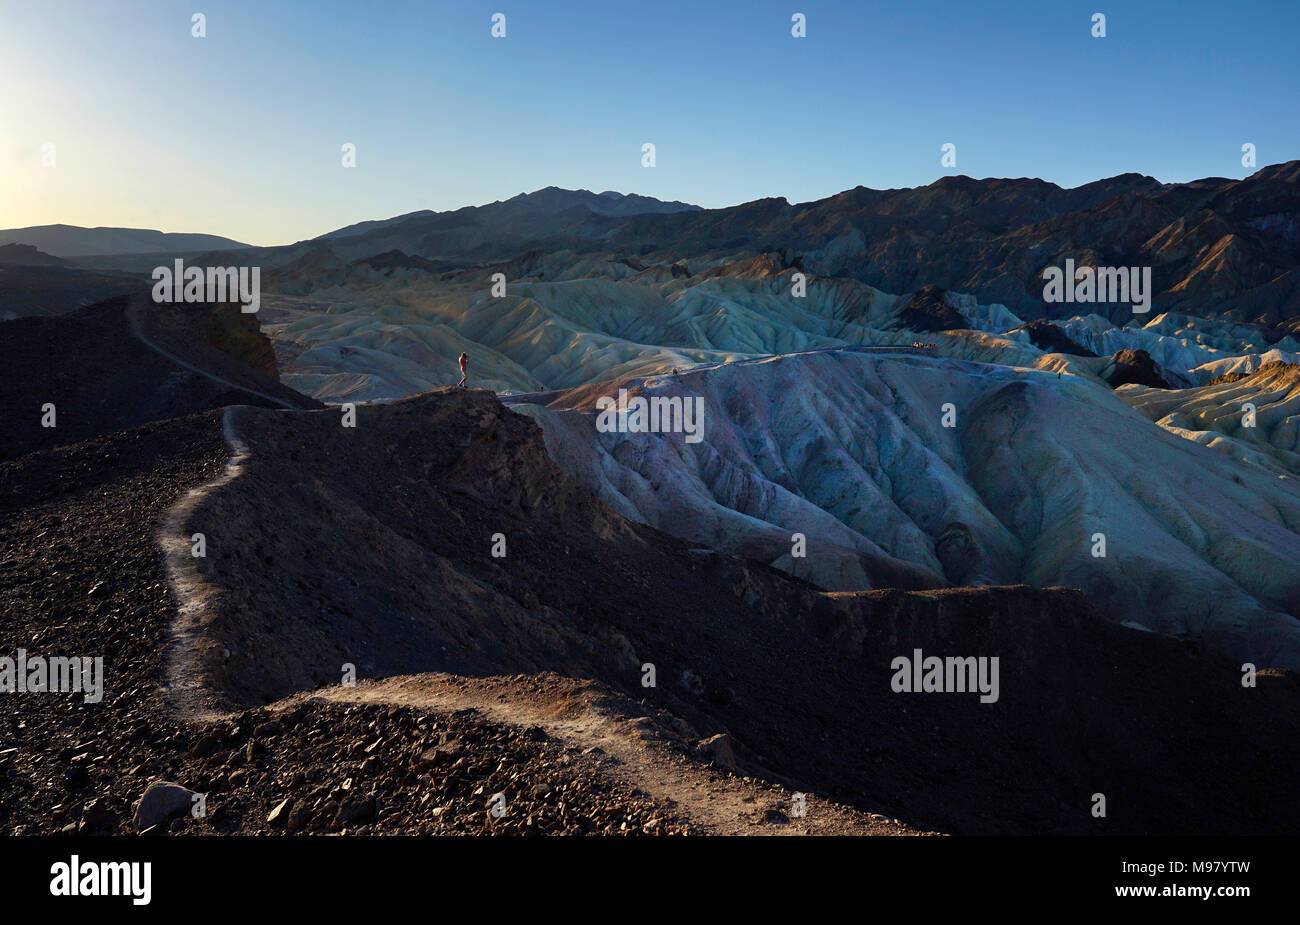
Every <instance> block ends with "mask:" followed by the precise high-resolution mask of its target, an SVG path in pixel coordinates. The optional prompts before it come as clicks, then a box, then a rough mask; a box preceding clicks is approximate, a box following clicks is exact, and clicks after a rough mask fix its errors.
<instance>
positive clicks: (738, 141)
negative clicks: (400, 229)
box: [0, 0, 1300, 244]
mask: <svg viewBox="0 0 1300 925" xmlns="http://www.w3.org/2000/svg"><path fill="white" fill-rule="evenodd" d="M195 12H202V13H203V14H204V15H205V16H206V18H207V22H206V26H207V37H206V38H194V37H192V36H191V16H192V14H193V13H195ZM496 12H501V13H504V14H505V16H506V37H505V38H501V39H494V38H493V37H492V36H491V35H490V29H491V17H492V14H493V13H496ZM795 12H801V13H804V14H805V15H806V17H807V37H806V38H802V39H796V38H793V37H792V36H791V34H790V30H791V16H792V14H793V13H795ZM1094 12H1102V13H1105V14H1106V17H1107V20H1106V31H1107V35H1106V37H1105V38H1093V37H1092V35H1091V29H1092V14H1093V13H1094ZM1298 40H1300V0H1271V2H1270V0H1231V2H1216V3H1211V2H1201V0H1173V2H1163V0H1123V2H1115V0H1086V2H1072V0H1023V2H1022V0H890V2H879V0H852V2H849V0H845V2H824V0H816V2H805V0H783V2H776V3H773V2H768V0H737V2H709V0H687V2H678V0H647V2H632V0H618V2H614V0H610V2H607V3H597V2H588V0H528V2H520V0H489V2H486V3H475V2H446V3H441V2H437V0H416V2H385V0H366V2H339V0H311V2H289V0H0V227H17V226H25V225H35V224H49V223H55V222H63V223H66V224H73V225H90V226H94V225H121V226H130V227H144V228H158V229H161V230H163V231H202V232H208V233H212V234H222V235H226V236H229V237H233V238H236V239H238V240H241V241H245V242H248V243H253V244H283V243H289V242H292V241H295V240H299V239H302V238H307V237H313V236H315V235H317V234H321V233H323V232H326V231H329V230H332V229H334V228H337V227H340V226H342V225H346V224H349V223H351V222H355V221H360V220H365V219H372V218H386V217H390V216H392V215H397V214H400V213H403V212H410V211H414V210H417V209H439V210H441V209H451V208H458V207H460V206H463V205H476V204H480V203H484V202H491V201H493V200H497V199H505V198H509V197H510V196H513V195H515V194H517V193H520V192H526V191H531V190H535V189H538V188H540V187H544V186H563V187H569V188H586V189H591V190H594V191H597V192H599V191H602V190H606V189H616V190H619V191H622V192H637V193H642V194H645V195H650V196H657V197H660V198H663V199H682V200H686V201H689V202H695V203H699V204H700V205H703V206H708V207H713V206H722V205H732V204H735V203H739V202H745V201H748V200H752V199H757V198H760V197H764V196H785V197H786V198H787V199H789V200H791V201H792V202H803V201H807V200H811V199H818V198H821V197H823V196H827V195H830V194H832V193H835V192H838V191H840V190H842V189H847V188H850V187H853V186H857V185H865V186H871V187H876V188H886V187H899V186H915V185H918V184H924V183H929V182H931V181H933V180H934V179H936V178H937V177H939V176H941V175H943V174H945V173H963V174H968V175H970V176H975V177H986V176H1010V177H1017V176H1036V177H1042V178H1044V179H1047V180H1051V181H1054V182H1057V183H1060V184H1062V185H1066V186H1076V185H1078V184H1080V183H1086V182H1088V181H1090V180H1094V179H1097V178H1099V177H1104V176H1112V175H1114V174H1117V173H1123V172H1128V171H1136V172H1139V173H1146V174H1150V175H1152V176H1155V177H1157V178H1158V179H1161V180H1165V181H1182V180H1189V179H1194V178H1197V177H1202V176H1228V177H1240V176H1245V175H1246V174H1248V173H1251V172H1253V171H1251V170H1249V169H1247V168H1246V167H1243V166H1242V163H1241V157H1242V155H1241V146H1242V145H1243V144H1244V143H1247V142H1249V143H1252V144H1254V145H1255V146H1256V150H1257V158H1258V164H1259V166H1264V165H1266V164H1271V163H1277V162H1280V161H1286V160H1291V159H1295V158H1298V157H1300V118H1297V116H1298V115H1300V112H1298V110H1300V105H1298V104H1297V100H1298V99H1300V79H1298V78H1300V50H1298V49H1297V41H1298ZM645 142H652V143H654V144H655V146H656V155H657V158H656V159H657V164H656V166H655V167H653V168H647V167H643V166H641V146H642V144H643V143H645ZM947 142H951V143H952V144H955V145H956V155H957V165H956V168H955V169H946V168H944V167H943V166H942V165H941V163H940V157H941V151H940V148H941V146H942V145H943V144H944V143H947ZM344 143H352V144H355V145H356V146H357V166H356V167H355V168H351V169H349V168H344V167H342V166H341V164H340V159H341V152H340V148H341V146H342V145H343V144H344ZM46 144H52V145H54V149H53V151H54V157H55V166H54V167H43V166H42V157H43V152H44V151H45V150H46V149H45V148H44V147H43V146H45V145H46Z"/></svg>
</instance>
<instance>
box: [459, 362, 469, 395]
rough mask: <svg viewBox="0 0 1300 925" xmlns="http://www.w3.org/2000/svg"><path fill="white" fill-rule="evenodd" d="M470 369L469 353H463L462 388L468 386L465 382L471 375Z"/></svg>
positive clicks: (461, 368)
mask: <svg viewBox="0 0 1300 925" xmlns="http://www.w3.org/2000/svg"><path fill="white" fill-rule="evenodd" d="M468 370H469V354H468V353H462V354H461V355H460V388H462V389H463V388H465V387H466V386H465V382H466V379H467V377H468V376H469V372H468Z"/></svg>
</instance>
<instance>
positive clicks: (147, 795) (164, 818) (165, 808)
mask: <svg viewBox="0 0 1300 925" xmlns="http://www.w3.org/2000/svg"><path fill="white" fill-rule="evenodd" d="M195 796H196V794H195V793H194V791H193V790H188V789H186V788H185V787H182V786H181V785H180V784H173V783H171V782H170V781H165V780H160V781H154V782H153V783H152V784H150V785H149V788H148V789H147V790H145V792H144V795H143V796H142V797H140V802H139V803H137V804H136V807H135V815H134V816H133V817H132V819H131V823H132V825H134V826H135V830H136V831H137V832H143V831H144V830H145V829H150V828H153V827H154V826H163V825H164V823H167V822H169V821H170V820H172V819H174V818H175V817H177V816H180V815H182V814H184V813H188V812H189V811H190V807H191V806H193V805H194V803H193V800H194V797H195ZM164 828H165V826H164Z"/></svg>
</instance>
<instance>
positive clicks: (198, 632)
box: [156, 405, 248, 722]
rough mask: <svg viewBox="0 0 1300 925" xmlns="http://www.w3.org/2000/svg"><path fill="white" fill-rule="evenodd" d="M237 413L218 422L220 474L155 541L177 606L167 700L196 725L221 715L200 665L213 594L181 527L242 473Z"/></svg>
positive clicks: (173, 514) (182, 505) (189, 495)
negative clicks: (226, 450)
mask: <svg viewBox="0 0 1300 925" xmlns="http://www.w3.org/2000/svg"><path fill="white" fill-rule="evenodd" d="M243 410H244V408H243V406H242V405H236V406H232V407H230V408H227V409H226V410H225V412H224V414H223V415H222V418H221V434H222V436H223V437H224V438H225V441H226V445H227V446H229V447H230V458H229V459H228V460H227V461H226V468H225V471H224V472H222V473H221V475H219V476H217V477H216V478H215V479H212V480H211V481H209V482H205V483H204V484H202V485H198V486H196V487H194V488H191V489H190V490H189V491H187V492H185V494H183V495H182V496H181V498H180V500H179V501H177V502H176V503H175V504H174V505H172V507H171V508H170V509H169V510H168V511H167V514H166V516H164V517H163V520H162V523H161V524H160V525H159V527H158V534H157V539H156V542H157V543H158V545H159V546H160V547H161V548H162V550H163V554H164V556H165V563H166V569H167V583H168V584H169V585H170V586H171V589H172V593H173V594H174V595H175V596H176V601H177V606H176V619H175V620H174V621H173V623H172V629H171V644H170V649H169V652H168V656H167V682H168V695H169V700H170V702H171V704H172V706H173V707H174V708H175V709H176V710H177V712H178V713H180V714H181V716H182V717H183V718H185V719H189V720H194V721H197V722H211V721H214V720H216V719H218V718H220V717H221V716H223V715H225V711H223V710H220V709H218V708H217V707H216V706H215V705H214V703H213V697H212V695H211V691H210V688H209V687H208V685H207V683H206V677H205V674H204V672H203V670H202V665H201V650H200V640H201V638H202V631H203V617H204V615H205V614H206V613H207V610H208V604H209V602H210V601H211V599H212V596H213V595H214V594H215V593H216V592H215V591H214V590H213V588H212V586H211V585H209V584H208V582H207V581H206V579H204V577H203V575H202V574H201V573H200V571H199V567H198V559H197V558H196V557H195V556H194V555H193V551H192V550H193V546H192V545H191V544H192V542H193V539H192V536H191V534H190V533H189V531H188V530H187V529H186V526H185V525H186V523H187V522H188V521H189V518H190V515H191V514H193V513H194V509H195V508H196V507H198V505H199V502H201V501H202V500H203V499H204V498H206V497H207V496H208V495H209V494H211V493H212V492H214V491H216V490H217V489H219V488H222V487H223V486H225V485H228V484H229V483H230V482H231V481H233V480H234V479H236V478H238V477H239V476H240V474H241V473H242V472H243V470H244V461H245V460H246V459H247V458H248V447H246V446H245V445H244V442H243V441H242V440H240V439H239V435H238V433H237V430H236V427H237V421H238V419H239V415H240V413H241V412H242V411H243Z"/></svg>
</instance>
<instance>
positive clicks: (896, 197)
mask: <svg viewBox="0 0 1300 925" xmlns="http://www.w3.org/2000/svg"><path fill="white" fill-rule="evenodd" d="M1298 180H1300V161H1291V162H1288V163H1285V164H1277V165H1273V166H1270V167H1265V168H1263V169H1261V170H1259V171H1258V172H1256V173H1255V174H1253V175H1251V176H1250V177H1247V178H1245V179H1242V180H1232V179H1227V178H1222V177H1211V178H1207V179H1203V180H1197V181H1194V182H1191V183H1179V184H1166V183H1161V182H1159V181H1157V180H1155V179H1153V178H1151V177H1147V176H1142V175H1140V174H1135V173H1130V174H1121V175H1119V176H1116V177H1111V178H1109V179H1104V180H1098V181H1096V182H1094V183H1088V184H1085V185H1083V186H1079V187H1075V188H1073V189H1065V188H1062V187H1060V186H1057V185H1056V184H1054V183H1048V182H1046V181H1043V180H1037V179H1029V178H1018V179H984V180H975V179H972V178H970V177H965V176H951V177H943V178H941V179H939V180H936V181H935V182H934V183H931V184H929V185H927V186H922V187H916V188H914V189H895V190H873V189H868V188H867V187H857V188H855V189H851V190H846V191H845V192H842V193H838V194H836V195H834V196H831V197H828V198H826V199H821V200H817V201H815V202H807V203H800V204H791V203H790V202H788V201H786V200H785V199H781V198H774V199H760V200H755V201H754V202H748V203H744V204H741V205H737V206H731V207H727V208H722V209H701V208H699V207H696V206H691V205H687V204H685V203H679V202H671V203H665V202H660V201H659V200H656V199H651V198H649V197H644V196H619V195H618V194H612V193H600V194H596V193H591V192H589V191H587V190H561V189H556V188H554V187H550V188H547V189H543V190H538V191H537V192H535V193H529V194H527V195H521V196H516V197H514V198H513V199H509V200H506V201H504V202H496V203H492V204H490V205H485V206H477V207H470V208H465V209H457V210H455V211H452V212H428V211H425V212H412V213H409V214H407V215H401V216H397V217H395V218H391V219H387V220H383V221H375V222H362V223H360V224H357V225H350V226H348V227H347V228H341V229H339V230H338V231H334V232H331V233H329V234H326V235H322V236H321V237H319V238H316V239H314V240H311V241H303V242H299V243H298V244H296V245H292V246H289V247H282V248H264V249H259V250H258V251H257V255H258V256H257V259H259V260H261V261H262V262H263V263H265V264H271V265H283V264H286V263H290V262H292V261H294V260H298V259H300V258H302V257H303V256H304V255H306V254H308V253H311V252H313V251H319V250H320V249H321V248H323V247H324V248H327V250H326V251H325V252H323V253H317V254H316V256H315V257H314V258H313V259H314V260H319V259H323V260H326V261H328V260H330V259H334V260H341V261H355V260H361V259H365V258H368V257H372V256H374V255H376V254H385V253H389V252H392V251H400V252H402V253H404V254H408V255H410V256H412V257H419V258H423V259H426V260H433V261H437V262H438V263H439V264H440V265H445V266H454V267H462V268H466V267H472V266H476V265H486V264H489V263H500V262H503V261H507V260H511V259H513V258H517V257H522V256H525V255H528V254H530V253H538V252H540V253H548V254H554V253H557V252H564V251H568V252H572V253H574V254H579V255H582V254H605V255H611V256H613V257H617V258H631V259H633V260H635V261H637V262H639V263H641V264H643V265H650V264H673V263H675V262H678V261H683V262H692V267H693V268H698V267H700V266H705V265H717V264H720V263H724V262H734V261H735V260H738V259H744V258H748V257H754V256H758V255H760V254H764V253H775V254H777V255H779V257H780V259H781V260H782V261H783V262H784V263H785V265H786V266H788V267H792V268H795V269H801V270H804V271H806V272H811V273H816V274H817V275H820V276H830V277H842V278H848V279H853V280H857V281H859V282H863V283H867V284H868V285H870V286H873V287H875V288H877V289H880V290H882V291H885V292H893V293H908V292H916V291H918V290H920V289H922V288H923V287H925V286H930V285H933V286H938V287H942V288H944V289H949V290H953V291H957V292H962V293H967V294H969V295H972V296H974V297H975V298H976V299H977V300H978V301H980V302H981V303H987V304H992V303H1000V304H1002V305H1005V306H1007V307H1008V308H1010V309H1011V310H1012V311H1014V312H1016V313H1017V314H1018V315H1020V316H1021V317H1023V318H1026V319H1036V318H1066V317H1070V316H1072V315H1074V314H1077V313H1078V307H1077V306H1076V305H1073V304H1063V303H1054V304H1049V303H1046V302H1045V301H1044V300H1043V278H1042V271H1043V269H1044V268H1045V267H1048V266H1060V265H1062V264H1063V262H1064V261H1065V260H1066V259H1067V258H1069V259H1073V260H1074V261H1075V263H1076V264H1077V265H1080V266H1082V265H1092V266H1109V267H1130V266H1137V267H1148V266H1149V267H1151V268H1152V282H1153V288H1154V290H1155V295H1154V301H1153V305H1152V308H1151V317H1154V315H1156V314H1159V313H1160V312H1164V311H1178V312H1184V313H1187V314H1194V315H1200V316H1204V317H1214V316H1217V315H1224V316H1226V317H1228V318H1230V319H1231V320H1234V321H1245V322H1253V323H1258V324H1261V325H1264V326H1265V327H1269V328H1272V327H1281V328H1282V330H1280V331H1279V332H1278V336H1281V335H1282V334H1283V333H1286V332H1287V331H1290V330H1294V329H1295V328H1296V326H1297V325H1298V324H1300V321H1297V320H1296V317H1297V316H1300V186H1298V184H1297V181H1298ZM1095 310H1096V311H1097V313H1098V314H1101V315H1104V316H1106V317H1109V318H1110V319H1111V320H1114V321H1118V322H1120V323H1123V321H1126V320H1128V319H1131V318H1132V310H1131V306H1129V305H1128V304H1115V305H1099V306H1097V307H1096V309H1095Z"/></svg>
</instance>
